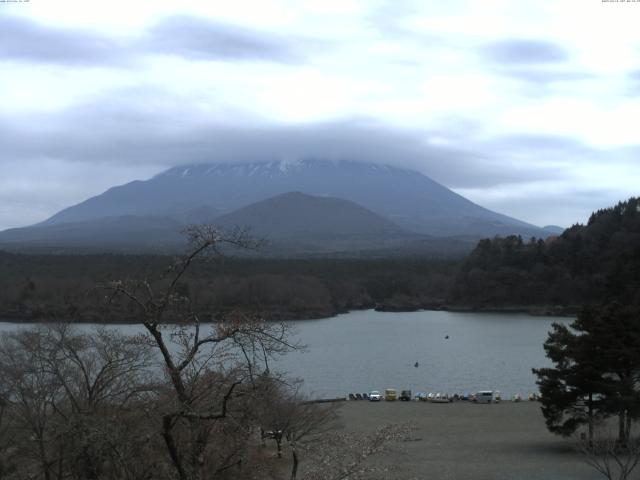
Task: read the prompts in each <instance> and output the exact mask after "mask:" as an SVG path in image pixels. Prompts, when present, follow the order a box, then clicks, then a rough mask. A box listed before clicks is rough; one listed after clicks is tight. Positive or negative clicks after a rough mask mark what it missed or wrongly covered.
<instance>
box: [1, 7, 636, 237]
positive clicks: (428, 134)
mask: <svg viewBox="0 0 640 480" xmlns="http://www.w3.org/2000/svg"><path fill="white" fill-rule="evenodd" d="M638 25H640V2H629V3H624V2H622V3H620V2H618V3H614V2H604V1H602V0H553V1H539V0H520V1H513V0H508V1H501V0H495V1H477V0H476V1H471V0H446V1H442V0H440V1H432V0H416V1H409V0H406V1H405V0H389V1H382V0H381V1H376V0H362V1H357V0H335V1H334V0H312V1H302V0H291V1H279V0H249V1H244V0H233V1H229V0H225V1H213V0H207V1H200V0H199V1H195V0H180V1H178V0H175V1H174V0H171V1H169V0H148V1H142V0H137V1H133V2H132V1H130V0H129V1H120V0H110V1H103V2H98V1H95V2H94V1H91V2H87V1H86V0H81V1H68V0H56V1H50V0H30V1H28V0H23V1H20V2H19V1H14V0H0V229H4V228H9V227H17V226H24V225H28V224H32V223H34V222H37V221H40V220H44V219H45V218H47V217H48V216H50V215H51V214H53V213H55V212H57V211H58V210H60V209H61V208H64V207H66V206H69V205H71V204H75V203H78V202H80V201H82V200H84V199H86V198H87V197H89V196H93V195H96V194H99V193H101V192H103V191H104V190H105V189H107V188H108V187H110V186H113V185H116V184H121V183H125V182H128V181H131V180H135V179H146V178H149V177H150V176H152V175H154V174H156V173H158V172H160V171H162V170H164V169H166V168H169V167H171V166H174V165H179V164H185V163H194V162H208V161H247V160H252V161H260V160H263V159H264V160H272V159H274V158H280V159H285V160H295V159H296V158H300V157H318V156H322V157H327V158H336V159H339V158H348V159H352V160H353V159H355V160H363V161H375V162H379V163H389V164H395V165H401V166H405V167H411V168H415V169H417V170H420V171H421V172H423V173H425V174H426V175H428V176H430V177H431V178H433V179H434V180H436V181H438V182H440V183H442V184H444V185H446V186H447V187H449V188H451V189H453V190H455V191H456V192H458V193H460V194H462V195H464V196H466V197H467V198H469V199H471V200H473V201H474V202H476V203H479V204H480V205H483V206H485V207H488V208H490V209H493V210H496V211H498V212H501V213H505V214H508V215H511V216H514V217H516V218H519V219H521V220H525V221H528V222H531V223H534V224H537V225H547V224H558V225H561V226H569V225H571V224H573V223H577V222H580V223H582V222H585V221H586V220H587V218H588V215H589V213H590V212H591V211H593V210H595V209H598V208H602V207H606V206H610V205H613V204H615V203H616V202H617V201H619V200H622V199H625V198H627V197H629V196H632V195H639V194H640V189H639V188H638V186H640V168H638V167H639V166H640V126H639V125H640V33H639V31H640V30H639V29H638Z"/></svg>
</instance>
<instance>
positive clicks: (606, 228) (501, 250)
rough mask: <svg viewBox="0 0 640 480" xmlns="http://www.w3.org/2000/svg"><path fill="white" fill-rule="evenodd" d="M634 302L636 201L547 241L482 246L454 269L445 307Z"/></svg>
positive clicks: (638, 275) (639, 276)
mask: <svg viewBox="0 0 640 480" xmlns="http://www.w3.org/2000/svg"><path fill="white" fill-rule="evenodd" d="M605 298H606V299H607V300H619V301H621V302H624V303H636V304H637V303H639V302H640V200H639V199H638V198H631V199H629V200H627V201H625V202H620V203H619V204H618V205H616V206H615V207H612V208H607V209H604V210H599V211H597V212H595V213H594V214H592V215H591V217H590V218H589V221H588V223H587V225H574V226H573V227H571V228H569V229H567V230H566V231H565V232H563V233H562V235H560V236H559V237H549V238H547V239H546V240H539V239H530V240H529V241H524V240H523V239H522V238H521V237H517V236H509V237H506V238H494V239H485V240H482V241H480V243H479V244H478V246H477V247H476V248H475V250H474V251H473V252H472V253H471V254H470V255H469V256H468V257H467V259H466V260H465V261H464V262H463V264H462V265H461V268H460V271H459V274H458V276H457V278H456V281H455V283H454V287H453V291H452V294H451V301H452V302H453V303H454V304H465V305H469V306H473V307H477V308H491V307H504V306H519V305H521V306H531V305H539V306H554V305H558V306H564V307H578V306H580V305H584V304H590V303H600V302H602V301H603V300H605Z"/></svg>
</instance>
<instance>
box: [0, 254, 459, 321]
mask: <svg viewBox="0 0 640 480" xmlns="http://www.w3.org/2000/svg"><path fill="white" fill-rule="evenodd" d="M172 262H173V259H172V258H171V257H165V256H144V255H24V254H14V253H2V252H0V271H1V272H2V274H1V275H0V317H4V318H11V319H16V320H20V319H23V320H33V319H40V320H59V319H66V320H69V319H73V320H76V321H97V320H100V319H103V320H107V321H134V320H135V319H133V318H107V319H105V317H104V315H105V313H104V312H103V311H100V310H99V309H97V307H96V306H97V305H98V304H99V303H100V302H99V301H97V300H98V299H97V297H96V295H99V291H100V289H99V288H98V287H99V286H100V285H105V284H108V283H109V282H112V281H116V280H127V279H148V280H149V281H151V282H152V283H155V284H157V285H161V284H162V282H163V281H164V278H165V277H166V273H167V267H168V266H170V265H171V263H172ZM456 266H457V262H455V261H450V260H433V259H420V258H414V259H409V258H394V259H378V260H356V259H322V260H320V259H295V260H276V259H248V258H209V259H203V260H202V261H199V262H197V263H196V264H194V265H193V267H192V268H191V270H190V272H189V275H188V277H185V278H184V279H183V280H181V284H180V285H179V287H180V292H181V294H183V295H186V296H188V297H189V299H190V301H191V302H192V303H193V304H194V305H197V309H198V310H199V311H200V312H201V314H202V315H206V316H207V317H206V318H209V319H213V318H215V317H219V316H221V315H224V314H225V313H228V312H229V311H231V310H243V311H247V312H252V313H259V314H260V315H262V316H264V317H265V318H267V319H300V318H319V317H326V316H332V315H335V314H337V313H340V312H344V311H348V310H353V309H362V308H379V309H385V310H396V309H403V310H412V309H417V308H423V307H425V306H429V305H442V304H443V303H444V302H445V301H446V297H447V295H448V293H449V291H450V288H451V285H452V282H453V279H454V272H455V271H456Z"/></svg>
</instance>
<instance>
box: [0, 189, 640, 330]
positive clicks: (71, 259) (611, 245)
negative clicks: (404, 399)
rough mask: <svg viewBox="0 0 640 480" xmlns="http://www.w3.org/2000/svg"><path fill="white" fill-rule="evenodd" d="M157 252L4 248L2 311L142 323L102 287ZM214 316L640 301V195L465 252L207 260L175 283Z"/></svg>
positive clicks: (534, 308)
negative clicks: (110, 300)
mask: <svg viewBox="0 0 640 480" xmlns="http://www.w3.org/2000/svg"><path fill="white" fill-rule="evenodd" d="M172 261H173V259H172V258H171V257H168V256H161V255H109V254H95V255H27V254H15V253H7V252H0V317H2V318H8V319H16V320H20V319H23V320H62V319H64V320H75V321H97V320H105V321H114V322H115V321H135V319H134V318H125V317H122V318H113V315H112V314H111V316H110V317H105V312H104V311H101V310H100V308H99V307H98V305H99V304H100V302H99V301H98V297H96V295H100V289H99V287H100V285H105V284H107V283H108V282H113V281H117V280H127V279H147V280H149V281H150V282H151V283H152V284H156V285H158V286H161V285H162V283H163V281H164V278H165V277H166V272H167V267H168V266H170V265H171V263H172ZM179 288H180V292H181V294H182V295H185V296H187V297H189V299H190V301H191V302H192V303H193V304H194V305H196V306H197V309H198V310H199V311H200V312H201V313H202V314H203V315H205V314H206V315H207V316H206V317H205V318H208V319H214V318H216V317H219V316H221V315H224V314H226V313H228V312H230V311H232V310H243V311H247V312H252V313H259V314H260V315H262V316H264V318H267V319H301V318H318V317H325V316H331V315H334V314H337V313H339V312H344V311H347V310H352V309H362V308H377V309H380V310H415V309H420V308H449V309H465V310H466V309H475V310H525V311H531V312H538V313H560V314H562V313H571V312H574V311H577V309H578V308H579V307H580V306H582V305H585V304H590V303H594V304H597V303H601V302H602V301H603V300H604V299H605V298H606V299H607V300H618V301H621V302H623V303H627V304H634V303H635V304H637V303H638V302H639V301H640V295H639V294H638V293H639V292H640V201H639V200H638V199H637V198H631V199H629V200H628V201H625V202H621V203H619V204H618V205H616V206H614V207H612V208H607V209H604V210H599V211H597V212H595V213H594V214H593V215H592V216H591V218H590V219H589V221H588V223H587V225H574V226H573V227H571V228H569V229H567V230H566V231H565V232H564V233H563V234H562V235H560V236H554V237H548V238H546V239H544V240H543V239H535V238H532V239H528V240H525V239H522V238H521V237H519V236H509V237H505V238H501V237H496V238H493V239H485V240H481V241H480V242H479V243H478V245H477V247H476V248H475V249H474V250H473V251H472V252H471V254H469V255H468V256H467V257H466V258H465V259H462V260H451V259H450V260H443V259H434V258H425V257H419V256H416V257H396V258H388V259H365V258H362V259H338V258H334V259H330V258H323V259H273V258H271V259H267V258H262V259H261V258H246V257H244V258H239V257H225V258H222V257H211V258H207V259H202V260H201V261H198V262H197V263H196V264H194V265H193V268H192V269H191V270H190V272H189V276H188V277H185V278H184V279H182V280H181V284H180V285H179Z"/></svg>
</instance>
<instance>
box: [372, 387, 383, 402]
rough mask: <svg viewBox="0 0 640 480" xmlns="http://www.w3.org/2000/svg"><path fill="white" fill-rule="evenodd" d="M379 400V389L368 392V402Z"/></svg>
mask: <svg viewBox="0 0 640 480" xmlns="http://www.w3.org/2000/svg"><path fill="white" fill-rule="evenodd" d="M380 400H382V394H381V393H380V392H379V391H377V390H374V391H373V392H371V393H370V394H369V401H370V402H379V401H380Z"/></svg>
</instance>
